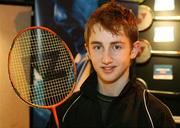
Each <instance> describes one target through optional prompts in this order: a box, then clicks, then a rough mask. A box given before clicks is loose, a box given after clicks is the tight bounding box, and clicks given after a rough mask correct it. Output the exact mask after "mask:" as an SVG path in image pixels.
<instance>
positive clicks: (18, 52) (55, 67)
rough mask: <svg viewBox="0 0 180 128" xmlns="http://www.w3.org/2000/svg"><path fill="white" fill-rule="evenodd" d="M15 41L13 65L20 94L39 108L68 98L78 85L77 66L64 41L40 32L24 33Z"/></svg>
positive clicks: (45, 32)
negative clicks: (73, 88) (75, 72)
mask: <svg viewBox="0 0 180 128" xmlns="http://www.w3.org/2000/svg"><path fill="white" fill-rule="evenodd" d="M15 41H16V43H15V44H16V45H15V46H13V47H14V48H13V51H12V55H13V56H12V59H11V60H12V64H11V65H10V66H12V68H11V69H12V73H11V74H14V75H13V76H14V77H15V78H13V79H14V81H15V82H16V83H17V84H15V85H17V86H16V87H15V88H16V90H17V91H18V93H19V95H21V97H23V99H25V100H27V101H28V102H30V103H32V104H35V105H38V106H39V105H40V106H50V105H53V104H56V103H58V102H60V101H61V100H63V99H64V98H65V97H67V95H68V94H69V92H70V91H71V89H72V86H73V85H74V82H75V78H74V65H73V64H72V59H71V58H70V55H69V53H68V52H67V49H66V48H65V47H64V44H63V43H61V42H62V40H60V39H59V38H58V37H57V36H55V35H53V34H52V33H50V32H49V31H42V30H40V29H38V30H34V31H32V30H30V31H26V32H24V33H23V34H21V35H20V36H19V37H18V38H17V39H16V40H15ZM37 42H38V43H37Z"/></svg>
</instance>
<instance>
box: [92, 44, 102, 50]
mask: <svg viewBox="0 0 180 128" xmlns="http://www.w3.org/2000/svg"><path fill="white" fill-rule="evenodd" d="M93 49H94V50H100V49H101V46H99V45H96V46H93Z"/></svg>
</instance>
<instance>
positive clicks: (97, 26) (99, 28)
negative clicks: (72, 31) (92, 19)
mask: <svg viewBox="0 0 180 128" xmlns="http://www.w3.org/2000/svg"><path fill="white" fill-rule="evenodd" d="M101 31H106V32H108V33H109V34H112V35H115V36H118V35H125V31H124V29H123V27H122V26H121V27H119V30H118V33H114V32H112V31H110V30H108V29H107V28H105V27H103V26H102V25H101V24H99V23H96V24H94V25H93V26H92V28H91V30H90V33H91V34H92V33H96V32H101Z"/></svg>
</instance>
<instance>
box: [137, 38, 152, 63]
mask: <svg viewBox="0 0 180 128" xmlns="http://www.w3.org/2000/svg"><path fill="white" fill-rule="evenodd" d="M139 42H140V53H139V55H138V56H137V57H136V63H138V64H143V63H146V62H147V61H148V60H149V59H150V58H151V51H152V47H151V44H150V43H149V41H148V40H146V39H141V40H139Z"/></svg>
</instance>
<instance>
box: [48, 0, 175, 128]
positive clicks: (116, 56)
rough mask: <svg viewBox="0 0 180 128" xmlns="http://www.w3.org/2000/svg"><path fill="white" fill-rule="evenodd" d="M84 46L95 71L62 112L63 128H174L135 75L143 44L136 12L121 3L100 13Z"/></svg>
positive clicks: (91, 23)
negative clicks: (138, 55)
mask: <svg viewBox="0 0 180 128" xmlns="http://www.w3.org/2000/svg"><path fill="white" fill-rule="evenodd" d="M85 41H86V44H85V47H86V49H87V53H88V56H89V59H90V60H91V62H92V65H93V68H94V72H93V73H92V74H91V75H90V76H89V77H88V79H87V80H86V81H85V82H84V83H83V85H82V87H81V89H80V91H78V92H76V93H74V94H73V95H72V96H71V97H70V98H69V99H68V100H67V101H66V102H65V103H63V104H62V105H61V106H60V107H58V108H57V115H58V118H59V121H60V127H61V128H103V127H104V128H130V127H131V128H132V127H133V128H141V127H143V128H160V127H161V128H165V127H166V128H174V127H175V123H174V121H173V119H172V115H171V113H170V111H169V109H168V108H167V107H166V106H165V105H164V104H163V103H162V102H161V101H159V100H158V99H157V98H155V97H154V96H153V95H151V94H149V93H148V92H147V91H146V89H145V88H144V87H143V86H142V85H140V84H139V83H138V82H137V81H136V78H135V76H134V73H133V66H134V63H135V61H134V60H135V58H136V56H137V54H138V51H139V45H140V44H139V41H138V28H137V24H136V18H135V16H134V14H133V13H132V11H131V10H128V9H126V8H124V7H123V6H121V5H120V4H118V3H116V2H109V3H106V4H104V5H103V6H101V7H100V8H98V9H97V10H96V11H95V12H94V13H93V14H92V15H91V16H90V18H89V20H88V22H87V25H86V29H85ZM52 121H53V119H52ZM49 127H55V123H54V122H49Z"/></svg>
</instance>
